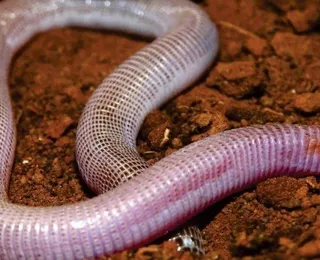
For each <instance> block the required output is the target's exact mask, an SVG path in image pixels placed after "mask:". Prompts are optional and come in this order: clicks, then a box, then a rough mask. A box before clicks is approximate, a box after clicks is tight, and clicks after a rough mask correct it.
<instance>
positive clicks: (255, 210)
mask: <svg viewBox="0 0 320 260" xmlns="http://www.w3.org/2000/svg"><path fill="white" fill-rule="evenodd" d="M197 2H198V4H199V5H201V6H202V8H203V9H204V10H205V11H206V12H207V13H208V14H209V15H210V16H211V18H212V19H213V20H214V21H215V22H216V23H217V25H218V28H219V32H220V40H221V46H220V53H219V56H218V58H217V59H216V62H215V64H214V65H213V66H212V67H211V68H210V70H209V71H208V73H207V74H206V75H204V76H203V78H202V79H201V80H199V81H198V82H197V84H195V85H194V86H193V87H192V88H189V89H188V90H186V91H184V92H183V93H182V94H180V95H179V96H177V97H176V98H174V99H172V100H170V101H169V102H168V103H166V104H165V105H164V106H163V107H162V108H161V109H159V110H155V111H153V112H152V113H151V114H150V115H149V116H148V117H147V119H146V120H145V122H144V125H143V126H142V128H141V131H140V134H139V138H138V140H137V144H138V148H139V151H140V153H141V155H142V156H143V157H144V158H145V159H146V160H148V162H149V163H150V164H153V163H155V162H156V161H158V160H160V159H161V158H163V157H164V156H166V155H169V154H171V153H173V152H174V151H176V150H178V149H179V148H181V147H183V146H185V145H187V144H189V143H192V142H195V141H198V140H200V139H202V138H204V137H206V136H209V135H213V134H216V133H218V132H221V131H224V130H227V129H232V128H237V127H244V126H248V125H254V124H268V123H276V122H279V123H298V124H310V125H311V124H312V125H318V126H320V116H319V115H320V34H319V21H320V2H319V1H317V0H310V1H299V0H281V1H280V0H256V1H254V0H228V1H225V0H207V1H197ZM148 42H150V40H148V39H142V38H138V37H136V36H130V35H125V34H119V33H112V32H101V31H93V30H85V29H79V28H62V29H55V30H52V31H49V32H46V33H43V34H40V35H38V36H36V37H35V38H34V39H33V40H32V41H31V42H30V43H28V44H27V45H26V46H25V47H24V48H23V49H22V50H21V51H20V52H19V53H18V54H17V55H16V59H15V60H14V62H13V64H12V70H11V75H10V87H11V95H12V99H13V101H14V103H13V106H14V110H15V115H16V121H17V124H18V145H17V150H16V158H15V164H14V168H13V172H12V177H11V182H10V190H9V194H10V200H11V201H12V202H14V203H19V204H25V205H30V206H40V205H42V206H54V205H61V204H68V203H73V202H76V201H80V200H86V199H88V198H90V197H92V196H94V194H93V193H92V192H90V191H89V190H88V188H86V186H85V184H84V183H82V181H81V178H80V175H79V172H78V169H77V166H76V161H75V158H74V147H75V133H76V128H77V122H78V119H79V116H80V115H81V111H82V109H83V107H84V105H85V103H86V101H87V100H88V98H89V97H90V95H91V94H92V92H93V91H94V89H95V88H96V87H97V86H98V85H99V83H100V82H101V81H102V80H103V79H104V78H105V77H106V76H107V75H108V74H109V73H110V72H111V71H113V70H114V68H115V67H116V66H117V65H119V64H120V63H121V62H123V61H124V60H125V59H126V58H128V57H129V56H130V55H131V54H133V53H134V52H136V51H137V50H139V49H141V48H142V47H143V46H145V45H146V44H148ZM279 159H281V158H279ZM239 174H241V173H239ZM319 211H320V184H319V182H318V180H317V179H316V178H315V177H306V178H301V179H295V178H291V177H280V178H274V179H270V180H267V181H265V182H263V183H260V184H259V185H258V186H257V187H253V188H252V189H251V190H247V191H246V192H244V193H240V194H236V195H234V196H232V197H231V198H228V199H226V200H224V201H222V202H221V203H218V204H216V205H214V206H212V207H211V208H209V209H208V210H206V211H205V212H204V213H203V214H201V216H199V217H197V218H196V219H195V220H194V222H195V223H196V224H197V225H198V226H199V227H200V228H201V230H202V233H203V237H204V240H205V241H204V242H205V249H206V255H205V256H204V258H205V259H230V258H234V259H317V258H318V259H320V214H319ZM113 257H115V258H118V259H130V258H134V257H135V258H137V259H174V258H181V259H192V258H197V256H195V255H192V254H190V253H178V252H176V247H175V245H174V244H172V243H170V242H165V243H162V242H161V243H159V244H158V245H151V246H149V247H145V248H140V249H136V250H130V251H124V252H122V253H119V254H117V255H115V256H113ZM105 258H107V257H101V259H105Z"/></svg>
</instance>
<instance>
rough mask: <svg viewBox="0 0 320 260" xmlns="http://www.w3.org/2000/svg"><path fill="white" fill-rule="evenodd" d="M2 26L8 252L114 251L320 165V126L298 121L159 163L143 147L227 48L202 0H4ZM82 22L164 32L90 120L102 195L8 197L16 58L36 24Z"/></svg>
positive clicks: (49, 255) (3, 201)
mask: <svg viewBox="0 0 320 260" xmlns="http://www.w3.org/2000/svg"><path fill="white" fill-rule="evenodd" d="M0 25H1V27H0V145H1V146H0V195H1V198H0V258H1V259H18V258H24V259H63V258H64V259H81V258H84V257H92V256H98V255H101V254H112V253H114V252H117V251H120V250H123V249H126V248H131V247H136V246H139V245H142V244H143V243H145V242H149V241H151V240H152V239H154V238H156V237H158V236H161V235H163V234H164V233H166V232H167V231H169V230H172V229H174V228H175V227H177V226H178V225H180V224H181V223H183V222H184V221H185V220H187V219H189V218H191V217H192V216H194V215H195V214H197V213H198V212H200V211H201V210H203V209H205V208H206V207H208V206H209V205H211V204H212V203H214V202H215V201H218V200H220V199H222V198H224V197H226V196H228V195H229V194H231V193H233V192H235V191H238V190H241V189H244V188H245V187H247V186H248V185H252V184H254V183H256V182H258V181H260V180H263V179H266V178H268V177H271V176H276V175H281V174H284V173H287V174H292V175H295V174H296V175H297V174H299V175H302V174H319V173H320V145H319V143H320V129H319V127H312V126H309V127H307V126H289V125H273V126H264V127H249V128H244V129H236V130H231V131H227V132H224V133H221V134H218V135H215V136H212V137H209V138H206V139H204V140H202V141H200V142H197V143H194V144H192V145H190V146H188V147H186V148H183V149H181V150H180V151H178V152H176V153H174V154H172V155H171V156H169V157H167V158H165V159H163V160H161V161H160V162H159V163H157V164H155V165H154V166H152V167H150V168H148V169H147V164H146V163H145V162H144V161H143V160H142V159H141V158H140V156H139V155H138V153H137V151H136V148H135V138H136V135H137V133H138V130H139V127H140V125H141V123H142V121H143V119H144V118H145V116H146V115H147V113H148V112H150V110H152V109H153V108H155V107H157V106H159V105H160V104H162V103H163V102H165V101H166V100H167V99H168V98H170V97H172V96H173V95H175V94H176V93H178V92H179V91H181V90H182V89H184V88H185V87H187V86H188V85H190V84H191V83H192V82H194V81H195V80H196V79H197V78H198V77H199V76H200V75H201V73H202V72H203V71H204V70H205V69H206V68H207V67H208V66H209V65H210V63H211V62H212V60H213V58H214V56H215V55H216V52H217V48H218V40H217V32H216V28H215V26H214V24H213V23H212V22H211V21H210V20H209V18H208V17H207V16H206V14H204V13H203V12H202V11H201V10H200V9H199V8H198V7H197V6H196V5H194V4H192V3H190V2H187V1H184V0H164V1H158V0H150V1H147V0H118V1H106V0H89V1H88V0H87V1H76V0H68V1H67V0H45V1H43V0H29V1H25V0H10V1H5V2H2V3H0ZM70 25H76V26H86V27H94V28H97V27H98V28H109V29H117V30H122V31H128V32H134V33H137V34H140V35H147V36H154V37H156V38H157V39H156V40H155V41H154V42H153V43H151V44H150V45H148V46H147V47H145V48H144V49H142V50H141V51H139V52H138V53H136V54H134V55H133V56H132V57H130V58H129V59H128V60H127V61H126V62H124V63H123V64H122V65H120V66H119V67H118V68H117V69H116V70H115V71H114V72H113V73H112V74H111V75H110V76H108V77H107V78H106V79H105V80H104V81H103V82H102V84H101V85H100V86H99V87H98V89H97V90H96V91H95V93H94V94H93V96H92V97H91V98H90V100H89V102H88V104H87V105H86V108H85V110H84V112H83V115H82V117H81V120H80V122H79V128H78V133H77V147H76V154H77V161H78V164H79V168H80V171H81V174H82V176H83V178H84V180H85V181H86V183H87V184H88V185H89V186H90V187H91V188H92V189H93V190H95V191H96V192H97V193H99V194H100V195H99V196H97V197H95V198H93V199H91V200H88V201H85V202H79V203H75V204H73V205H65V206H60V207H49V208H44V207H39V208H32V207H27V206H21V205H14V204H11V203H9V202H8V200H7V188H8V183H9V176H10V169H11V166H12V162H13V156H14V147H15V138H16V137H15V126H14V121H13V112H12V110H11V104H10V97H9V92H8V85H7V78H8V71H9V65H10V60H11V58H12V56H13V54H14V52H15V51H16V50H17V49H18V48H19V47H20V46H21V45H22V44H23V43H25V42H26V41H27V40H28V39H30V38H31V37H32V36H33V35H34V34H35V33H37V32H40V31H43V30H47V29H50V28H53V27H57V26H70ZM138 173H140V174H139V175H137V174H138ZM135 175H137V176H135ZM133 176H134V177H133ZM128 179H130V180H129V181H127V180H128ZM125 181H126V182H125ZM123 182H125V183H124V184H122V183H123ZM120 184H121V185H120Z"/></svg>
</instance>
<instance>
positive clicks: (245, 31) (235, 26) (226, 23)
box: [217, 20, 260, 38]
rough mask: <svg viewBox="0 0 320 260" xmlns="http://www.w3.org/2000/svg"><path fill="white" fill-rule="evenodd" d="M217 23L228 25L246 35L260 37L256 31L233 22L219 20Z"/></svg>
mask: <svg viewBox="0 0 320 260" xmlns="http://www.w3.org/2000/svg"><path fill="white" fill-rule="evenodd" d="M217 24H219V25H221V26H224V27H227V28H230V29H233V30H235V31H237V32H239V33H242V34H244V35H246V36H249V37H253V38H260V37H259V36H258V35H256V34H254V33H251V32H249V31H247V30H245V29H243V28H241V27H239V26H237V25H234V24H232V23H229V22H225V21H221V20H220V21H218V22H217Z"/></svg>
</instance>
